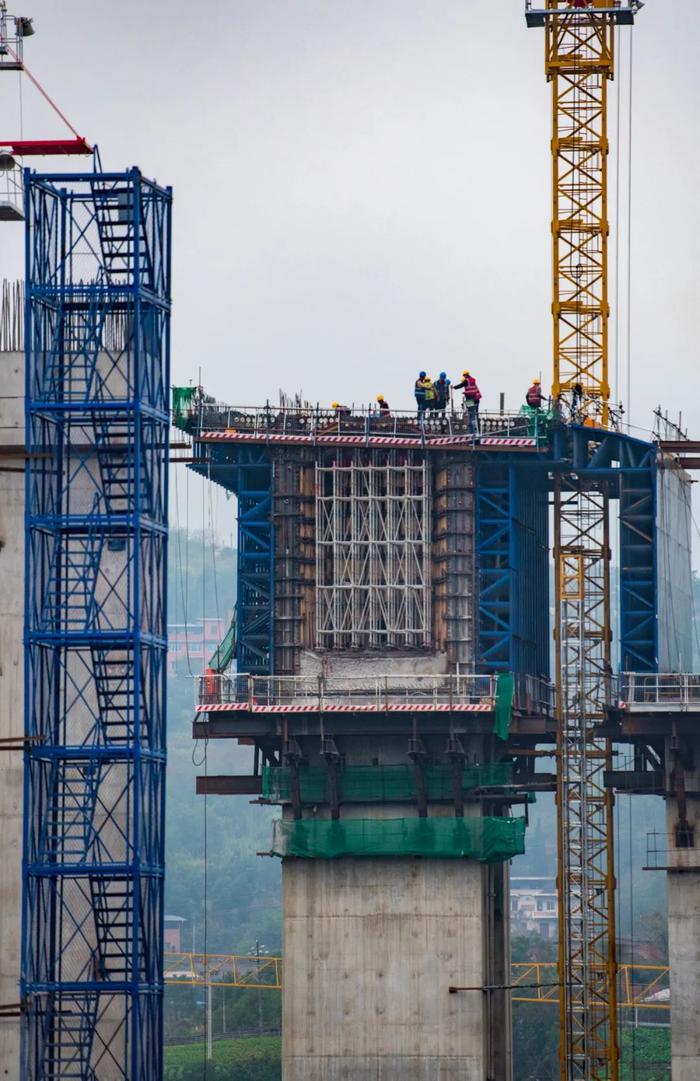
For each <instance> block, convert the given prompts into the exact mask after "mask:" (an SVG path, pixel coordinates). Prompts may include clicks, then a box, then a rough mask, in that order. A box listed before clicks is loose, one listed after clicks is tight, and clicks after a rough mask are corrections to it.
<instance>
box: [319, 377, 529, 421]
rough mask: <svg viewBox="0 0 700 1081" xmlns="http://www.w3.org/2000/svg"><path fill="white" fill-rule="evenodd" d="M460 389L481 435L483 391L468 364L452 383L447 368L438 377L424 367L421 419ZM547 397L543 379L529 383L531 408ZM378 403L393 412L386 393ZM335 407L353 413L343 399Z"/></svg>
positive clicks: (419, 382) (419, 383) (383, 411)
mask: <svg viewBox="0 0 700 1081" xmlns="http://www.w3.org/2000/svg"><path fill="white" fill-rule="evenodd" d="M456 390H461V391H462V410H463V412H464V414H465V416H466V417H467V418H468V419H469V430H470V431H471V432H472V433H473V434H474V435H478V434H479V402H480V401H481V391H480V390H479V385H478V383H477V381H476V379H475V378H474V376H473V375H472V374H471V372H470V371H469V369H468V368H465V370H464V371H463V372H462V378H461V380H460V382H459V383H452V381H451V380H450V379H448V378H447V372H440V375H439V376H438V378H437V379H436V380H434V381H433V380H432V379H431V378H430V376H429V375H428V374H427V372H423V371H421V372H419V373H418V378H417V379H416V382H415V384H414V395H415V399H416V406H417V408H418V419H419V420H420V419H421V418H422V417H423V416H424V415H425V414H426V413H428V412H437V413H444V412H445V410H446V409H447V406H448V405H449V403H450V398H451V392H452V391H456ZM546 401H547V398H546V396H545V395H544V394H543V393H542V383H541V380H539V379H533V381H532V384H531V386H530V387H528V390H527V394H526V395H525V404H526V405H528V406H529V407H530V408H531V409H541V408H542V406H543V405H544V404H545V403H546ZM377 406H378V408H379V414H380V416H384V417H390V416H391V410H390V407H389V403H388V402H387V400H386V398H385V397H384V395H383V394H378V395H377ZM332 409H334V410H335V412H336V413H337V414H349V413H350V412H351V410H350V408H349V407H348V406H346V405H341V404H340V403H339V402H333V404H332Z"/></svg>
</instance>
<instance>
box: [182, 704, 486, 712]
mask: <svg viewBox="0 0 700 1081" xmlns="http://www.w3.org/2000/svg"><path fill="white" fill-rule="evenodd" d="M493 708H494V707H493V705H492V704H491V703H489V702H476V703H474V702H458V703H454V704H453V705H450V704H449V702H389V703H387V705H381V704H379V703H377V704H372V705H367V704H366V703H362V704H357V705H353V704H352V703H345V702H343V703H337V702H334V703H324V704H323V706H319V704H318V702H310V703H309V704H308V705H303V706H299V705H293V706H291V705H289V706H280V705H274V706H273V705H265V704H264V705H260V704H259V703H257V702H254V703H253V704H252V705H249V704H248V703H247V702H218V703H216V704H213V705H210V706H207V705H199V706H197V707H196V709H195V712H196V713H241V712H245V713H319V712H322V713H449V712H450V711H452V712H453V713H490V712H491V711H492V710H493Z"/></svg>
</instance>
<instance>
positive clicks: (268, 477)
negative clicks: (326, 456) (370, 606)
mask: <svg viewBox="0 0 700 1081" xmlns="http://www.w3.org/2000/svg"><path fill="white" fill-rule="evenodd" d="M194 452H195V453H194V457H195V464H194V465H192V466H191V467H190V468H191V469H192V470H193V472H195V473H199V475H200V476H202V477H206V479H207V480H209V481H212V482H213V483H215V484H220V485H221V487H222V488H225V489H226V491H228V492H233V493H234V495H235V496H236V498H237V501H238V568H237V573H238V580H237V593H236V635H237V641H236V668H237V671H239V672H251V673H253V674H254V675H260V676H267V675H271V674H272V670H273V664H274V656H275V650H274V620H273V610H274V597H275V582H274V554H275V539H274V525H273V522H272V460H271V458H270V453H269V451H268V449H267V447H264V446H263V447H255V446H250V447H239V446H229V445H226V444H223V443H222V444H216V443H204V442H199V441H197V440H196V439H195V441H194ZM197 460H199V463H202V462H204V463H206V464H199V463H198V462H197Z"/></svg>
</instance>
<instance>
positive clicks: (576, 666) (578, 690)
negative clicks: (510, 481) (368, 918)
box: [554, 475, 618, 1081]
mask: <svg viewBox="0 0 700 1081" xmlns="http://www.w3.org/2000/svg"><path fill="white" fill-rule="evenodd" d="M555 504H556V507H557V508H558V509H557V512H555V527H554V528H555V553H556V575H557V595H558V606H557V609H558V610H557V619H556V651H557V663H556V672H557V692H558V693H557V702H558V727H557V755H558V770H557V807H558V823H559V830H558V837H559V881H558V892H559V907H560V924H559V926H560V928H561V929H562V930H561V933H560V935H559V963H560V971H561V972H562V973H564V974H565V975H564V976H563V978H562V980H561V984H562V988H563V994H562V996H561V999H560V1007H561V1024H562V1037H563V1039H562V1046H561V1054H562V1076H563V1077H565V1078H566V1079H567V1081H578V1079H581V1081H594V1079H595V1081H598V1079H603V1078H606V1079H607V1078H609V1077H613V1078H614V1077H616V1076H617V1063H618V1048H617V1035H616V1010H617V1002H616V990H615V988H616V973H617V968H616V959H615V892H614V891H615V880H614V866H613V832H612V814H613V802H612V800H613V797H612V791H611V790H610V789H606V787H605V783H604V774H605V771H606V769H610V768H611V767H612V749H611V745H610V742H609V741H608V740H605V739H600V738H598V737H597V736H596V734H595V728H596V726H597V725H600V724H601V723H602V722H603V721H604V719H605V707H606V704H607V703H609V702H610V701H611V675H612V669H611V665H610V615H609V611H610V605H609V597H610V539H609V535H608V531H609V500H608V493H607V490H606V485H605V482H602V483H601V484H598V485H595V484H594V485H593V486H592V487H587V486H585V483H583V482H582V479H581V478H580V477H578V476H577V477H573V478H572V477H569V476H566V475H565V476H559V477H557V480H556V484H555Z"/></svg>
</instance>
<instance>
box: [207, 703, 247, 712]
mask: <svg viewBox="0 0 700 1081" xmlns="http://www.w3.org/2000/svg"><path fill="white" fill-rule="evenodd" d="M247 709H248V703H247V702H217V703H215V704H212V705H210V706H207V705H201V704H200V705H199V706H197V708H196V709H195V713H232V712H234V711H238V712H241V711H244V710H247Z"/></svg>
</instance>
